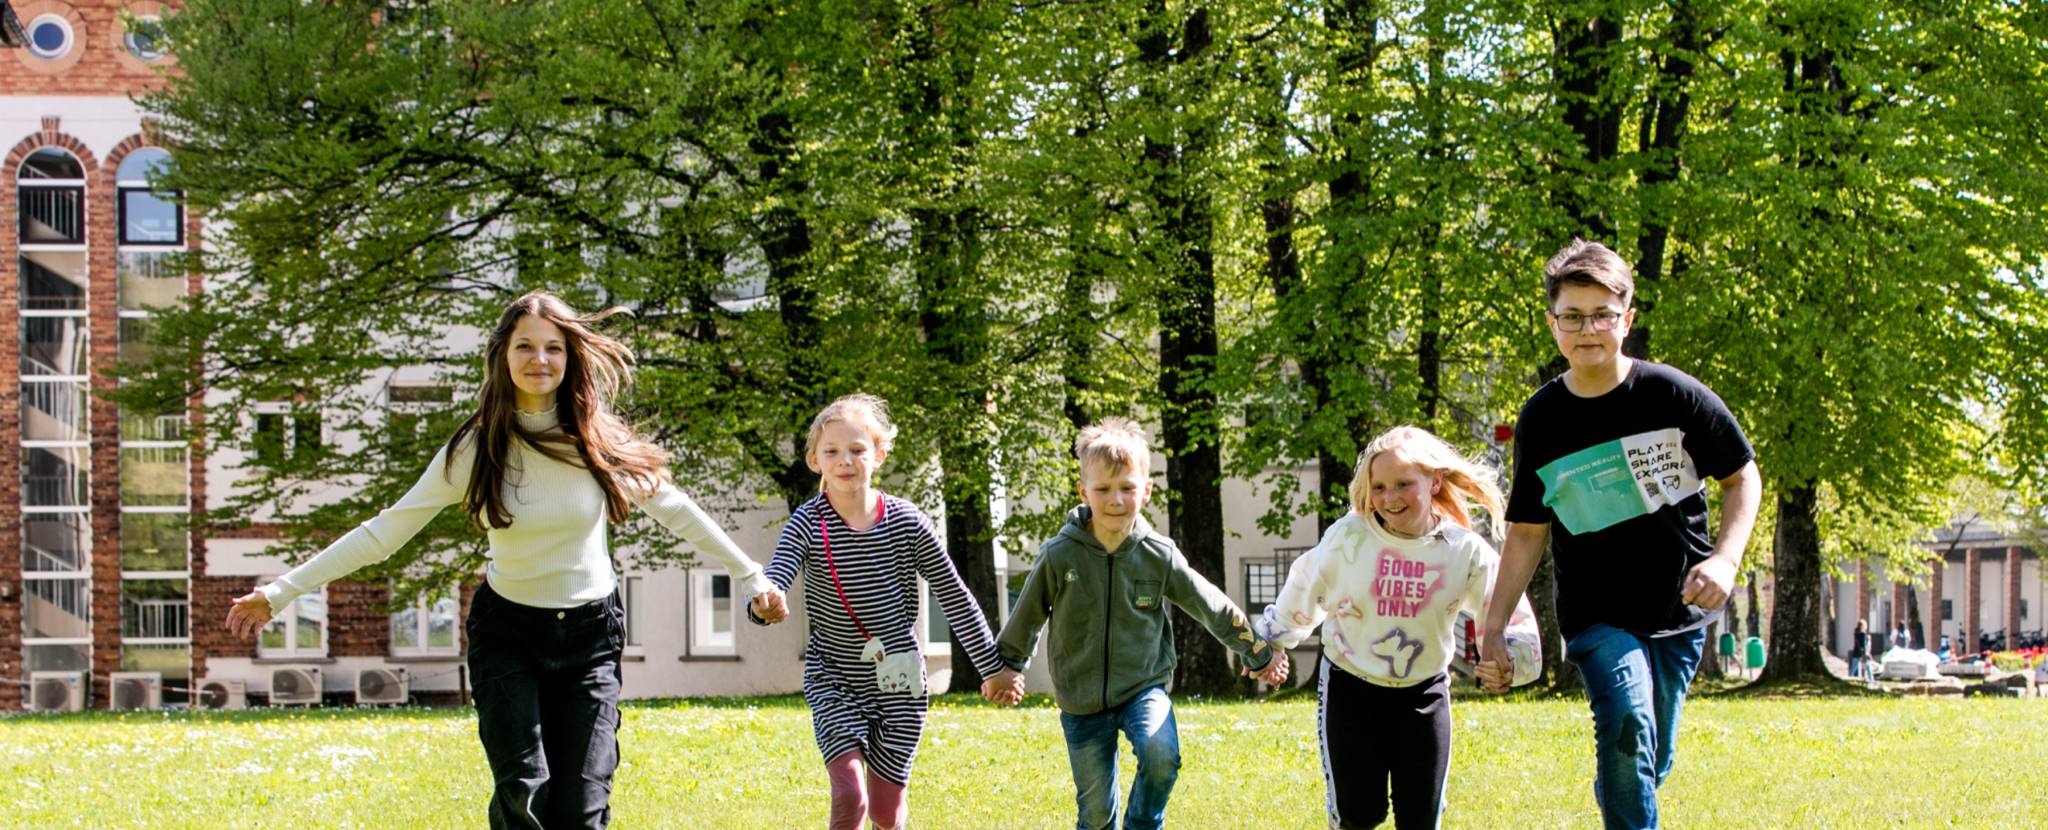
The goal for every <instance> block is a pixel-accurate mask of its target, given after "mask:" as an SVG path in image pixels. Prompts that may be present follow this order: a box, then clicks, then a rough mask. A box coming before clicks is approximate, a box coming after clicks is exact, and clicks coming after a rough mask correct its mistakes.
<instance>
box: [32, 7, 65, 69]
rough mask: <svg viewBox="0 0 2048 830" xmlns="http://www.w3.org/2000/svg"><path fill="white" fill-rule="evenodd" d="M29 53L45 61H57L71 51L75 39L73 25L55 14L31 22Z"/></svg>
mask: <svg viewBox="0 0 2048 830" xmlns="http://www.w3.org/2000/svg"><path fill="white" fill-rule="evenodd" d="M27 30H28V51H29V54H31V55H34V56H36V57H38V58H42V59H43V60H52V61H53V60H56V59H58V58H61V57H64V55H65V54H66V53H69V52H70V51H71V46H72V42H73V40H74V38H73V37H72V34H71V23H70V22H69V21H66V20H65V19H64V18H62V17H59V16H57V15H54V14H46V15H43V16H42V17H38V18H36V19H34V20H31V21H29V24H28V26H27Z"/></svg>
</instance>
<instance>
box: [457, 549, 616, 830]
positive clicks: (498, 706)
mask: <svg viewBox="0 0 2048 830" xmlns="http://www.w3.org/2000/svg"><path fill="white" fill-rule="evenodd" d="M464 625H465V627H466V629H467V631H468V633H469V676H470V680H471V684H472V685H473V686H474V687H475V695H474V696H475V698H476V720H477V736H478V737H479V738H482V739H483V744H484V758H485V759H486V760H488V761H490V764H491V779H492V783H493V787H492V790H493V792H492V794H491V804H490V810H489V820H490V825H491V827H492V828H521V830H540V828H549V829H550V830H553V829H554V828H570V827H585V828H601V827H604V826H605V825H606V824H607V823H608V822H610V821H611V794H612V772H613V771H614V770H616V769H617V768H618V766H619V742H618V737H617V735H618V727H619V655H620V651H621V648H622V646H623V645H624V644H625V611H624V605H623V604H621V602H620V601H619V595H618V592H616V591H614V592H612V595H611V596H609V597H606V598H604V599H601V600H597V601H595V602H591V603H588V604H586V605H582V606H579V607H576V608H561V609H556V608H536V607H533V606H530V605H521V604H519V603H516V602H513V601H511V600H508V599H505V598H504V597H501V596H498V595H497V593H496V592H494V591H492V590H491V587H490V586H489V585H484V586H482V587H479V588H477V591H476V598H475V599H473V600H471V601H470V606H469V619H468V620H466V621H465V623H464Z"/></svg>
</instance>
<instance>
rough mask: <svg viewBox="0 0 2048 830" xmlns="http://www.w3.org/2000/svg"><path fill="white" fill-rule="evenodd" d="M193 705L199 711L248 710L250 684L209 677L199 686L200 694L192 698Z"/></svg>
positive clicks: (238, 680)
mask: <svg viewBox="0 0 2048 830" xmlns="http://www.w3.org/2000/svg"><path fill="white" fill-rule="evenodd" d="M192 705H193V706H194V707H195V708H199V709H247V708H249V684H248V682H247V681H243V680H240V679H229V678H225V677H224V678H219V679H215V678H211V677H209V678H207V679H206V680H205V681H204V682H202V683H200V684H199V693H198V694H196V695H193V696H192Z"/></svg>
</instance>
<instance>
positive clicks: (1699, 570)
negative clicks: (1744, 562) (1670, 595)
mask: <svg viewBox="0 0 2048 830" xmlns="http://www.w3.org/2000/svg"><path fill="white" fill-rule="evenodd" d="M1734 589H1735V563H1734V561H1732V560H1729V559H1725V558H1722V557H1720V556H1710V557H1707V561H1705V562H1701V563H1699V564H1698V565H1694V566H1693V568H1692V572H1691V573H1688V574H1686V575H1685V588H1684V590H1683V591H1682V592H1681V593H1680V594H1679V595H1678V598H1679V599H1681V600H1683V601H1684V602H1685V603H1686V604H1687V605H1693V606H1698V607H1699V608H1702V609H1705V610H1708V611H1712V610H1714V609H1716V608H1719V607H1721V605H1722V604H1723V603H1726V602H1727V601H1728V592H1729V591H1732V590H1734Z"/></svg>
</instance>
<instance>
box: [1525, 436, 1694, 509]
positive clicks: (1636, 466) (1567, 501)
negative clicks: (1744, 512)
mask: <svg viewBox="0 0 2048 830" xmlns="http://www.w3.org/2000/svg"><path fill="white" fill-rule="evenodd" d="M1684 442H1685V433H1684V432H1683V431H1682V430H1680V429H1678V428H1677V427H1671V428H1668V429H1660V430H1654V431H1651V432H1639V433H1636V434H1634V435H1630V436H1627V437H1624V438H1620V439H1617V440H1614V441H1608V442H1606V443H1604V444H1596V445H1594V446H1591V447H1587V448H1585V449H1583V450H1579V451H1578V452H1575V453H1572V454H1570V455H1567V456H1564V457H1563V458H1559V459H1557V460H1556V461H1552V462H1550V463H1549V464H1546V465H1544V466H1543V468H1542V469H1539V470H1537V471H1536V475H1537V477H1538V478H1541V479H1542V480H1543V503H1544V505H1545V506H1547V507H1549V508H1550V509H1551V511H1552V512H1554V513H1555V514H1556V515H1557V520H1558V521H1560V522H1563V523H1564V526H1565V529H1567V530H1570V531H1571V532H1572V533H1573V534H1575V535H1576V534H1584V533H1591V532H1593V531H1596V530H1600V529H1602V528H1606V527H1612V526H1614V525H1617V524H1620V523H1622V522H1625V521H1628V520H1629V519H1633V518H1635V517H1637V516H1647V515H1650V514H1651V513H1655V512H1657V511H1658V510H1660V509H1662V508H1664V507H1665V506H1667V505H1672V504H1677V503H1678V502H1679V501H1680V500H1683V499H1685V498H1687V497H1690V496H1692V495H1694V494H1696V493H1698V492H1700V490H1701V489H1702V488H1703V485H1702V484H1701V483H1700V477H1699V471H1698V468H1696V467H1695V466H1693V462H1692V456H1690V455H1688V454H1686V452H1685V443H1684Z"/></svg>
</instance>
